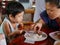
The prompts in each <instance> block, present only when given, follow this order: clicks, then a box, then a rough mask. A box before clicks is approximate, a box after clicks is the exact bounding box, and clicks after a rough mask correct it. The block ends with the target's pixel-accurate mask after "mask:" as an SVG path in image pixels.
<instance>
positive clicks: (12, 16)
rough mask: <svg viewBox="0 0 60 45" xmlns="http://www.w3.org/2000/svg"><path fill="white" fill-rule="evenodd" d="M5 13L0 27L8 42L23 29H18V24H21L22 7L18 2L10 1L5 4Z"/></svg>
mask: <svg viewBox="0 0 60 45" xmlns="http://www.w3.org/2000/svg"><path fill="white" fill-rule="evenodd" d="M6 14H7V16H6V17H5V19H4V21H3V23H2V24H1V27H2V29H3V32H4V34H5V36H6V38H7V42H10V40H11V39H13V38H15V36H16V35H20V34H22V33H23V30H18V25H19V24H20V25H21V24H22V20H23V15H24V7H23V6H22V4H20V3H19V2H15V1H14V2H13V1H11V2H9V3H8V5H7V6H6Z"/></svg>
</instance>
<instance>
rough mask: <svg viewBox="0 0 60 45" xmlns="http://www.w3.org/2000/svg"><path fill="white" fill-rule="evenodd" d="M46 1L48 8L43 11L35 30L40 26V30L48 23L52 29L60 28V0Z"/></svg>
mask: <svg viewBox="0 0 60 45" xmlns="http://www.w3.org/2000/svg"><path fill="white" fill-rule="evenodd" d="M45 2H46V10H45V11H43V12H42V13H41V14H40V16H41V19H40V21H39V22H38V23H36V25H35V26H34V30H35V31H36V28H37V27H38V28H39V29H38V31H39V30H41V28H42V26H43V25H45V24H46V25H48V27H49V28H50V29H53V30H59V28H60V26H59V22H58V21H57V19H59V21H60V1H59V0H45Z"/></svg>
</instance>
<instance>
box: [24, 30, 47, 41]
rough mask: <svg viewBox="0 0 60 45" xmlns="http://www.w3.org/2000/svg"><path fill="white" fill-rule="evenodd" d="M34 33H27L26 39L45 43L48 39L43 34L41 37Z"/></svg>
mask: <svg viewBox="0 0 60 45" xmlns="http://www.w3.org/2000/svg"><path fill="white" fill-rule="evenodd" d="M32 32H33V31H30V32H29V33H28V32H26V33H25V35H24V37H25V38H26V39H27V40H31V41H43V40H45V39H46V38H47V34H46V33H44V32H42V31H41V32H42V34H41V35H40V36H39V35H38V34H34V33H32Z"/></svg>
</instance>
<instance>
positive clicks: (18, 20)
mask: <svg viewBox="0 0 60 45" xmlns="http://www.w3.org/2000/svg"><path fill="white" fill-rule="evenodd" d="M23 15H24V11H23V12H21V13H18V14H17V15H16V16H15V19H16V22H17V23H22V21H23Z"/></svg>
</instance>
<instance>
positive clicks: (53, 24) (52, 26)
mask: <svg viewBox="0 0 60 45" xmlns="http://www.w3.org/2000/svg"><path fill="white" fill-rule="evenodd" d="M40 16H41V18H42V20H43V21H44V22H45V23H46V24H47V25H48V27H49V28H50V29H54V30H59V27H60V26H59V24H58V23H57V20H56V19H54V20H52V19H50V18H49V16H48V14H47V12H46V10H45V11H43V12H42V13H41V14H40Z"/></svg>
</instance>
